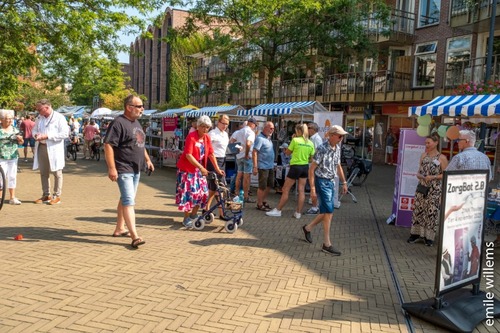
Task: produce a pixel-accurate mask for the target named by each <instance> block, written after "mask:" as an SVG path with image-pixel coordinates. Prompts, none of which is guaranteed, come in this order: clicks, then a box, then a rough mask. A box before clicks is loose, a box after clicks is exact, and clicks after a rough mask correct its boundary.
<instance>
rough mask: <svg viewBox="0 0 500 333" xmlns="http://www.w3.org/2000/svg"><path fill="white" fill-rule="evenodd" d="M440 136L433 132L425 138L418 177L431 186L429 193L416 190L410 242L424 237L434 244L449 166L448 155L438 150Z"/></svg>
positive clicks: (426, 243)
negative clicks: (444, 173)
mask: <svg viewBox="0 0 500 333" xmlns="http://www.w3.org/2000/svg"><path fill="white" fill-rule="evenodd" d="M438 145H439V137H438V136H437V135H436V134H432V135H430V136H428V137H427V138H426V139H425V152H424V153H423V154H422V156H421V157H420V167H419V169H418V174H417V178H418V181H419V184H421V185H424V186H427V187H430V188H429V192H428V193H427V195H424V194H422V193H420V192H415V208H414V209H413V217H412V222H411V229H410V238H408V243H416V242H417V241H418V240H419V239H423V240H424V243H425V245H427V246H432V245H433V244H434V238H435V236H436V230H437V226H438V219H439V212H440V208H441V180H442V179H443V170H445V169H446V167H447V166H448V159H447V158H446V156H444V155H443V154H441V153H440V152H439V151H438Z"/></svg>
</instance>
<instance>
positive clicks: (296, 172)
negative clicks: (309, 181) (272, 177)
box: [286, 164, 309, 180]
mask: <svg viewBox="0 0 500 333" xmlns="http://www.w3.org/2000/svg"><path fill="white" fill-rule="evenodd" d="M286 176H287V177H288V178H291V179H295V180H297V179H299V178H307V177H308V176H309V164H306V165H290V170H288V174H287V175H286Z"/></svg>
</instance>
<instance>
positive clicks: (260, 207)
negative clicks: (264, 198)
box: [255, 205, 271, 212]
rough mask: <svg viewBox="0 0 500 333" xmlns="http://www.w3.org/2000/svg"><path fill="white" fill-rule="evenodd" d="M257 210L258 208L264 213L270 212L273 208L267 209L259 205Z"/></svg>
mask: <svg viewBox="0 0 500 333" xmlns="http://www.w3.org/2000/svg"><path fill="white" fill-rule="evenodd" d="M255 208H257V210H261V211H263V212H268V211H270V210H271V208H267V207H266V206H265V205H257V207H255Z"/></svg>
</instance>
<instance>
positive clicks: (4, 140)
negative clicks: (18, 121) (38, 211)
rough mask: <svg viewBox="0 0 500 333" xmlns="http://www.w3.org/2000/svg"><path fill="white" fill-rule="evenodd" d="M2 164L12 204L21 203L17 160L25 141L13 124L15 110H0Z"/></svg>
mask: <svg viewBox="0 0 500 333" xmlns="http://www.w3.org/2000/svg"><path fill="white" fill-rule="evenodd" d="M0 121H1V127H0V166H2V169H3V170H4V172H5V178H6V180H7V188H8V189H9V195H10V200H9V203H10V204H11V205H20V204H21V201H20V200H19V199H17V198H16V196H15V191H16V183H17V161H18V159H19V152H18V148H19V146H18V145H20V144H22V143H23V142H24V139H23V136H22V134H21V133H19V131H18V130H17V129H16V128H15V127H14V126H13V125H12V123H13V121H14V111H13V110H4V109H1V110H0Z"/></svg>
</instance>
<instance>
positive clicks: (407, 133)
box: [392, 129, 425, 227]
mask: <svg viewBox="0 0 500 333" xmlns="http://www.w3.org/2000/svg"><path fill="white" fill-rule="evenodd" d="M424 151H425V138H424V137H421V136H419V135H418V134H417V131H415V130H414V129H401V132H400V135H399V146H398V154H399V155H398V156H399V159H398V165H397V169H396V176H395V177H396V179H395V182H394V185H395V186H394V198H393V203H392V214H393V216H394V217H395V219H396V222H395V224H396V226H400V227H411V219H412V214H413V207H414V205H415V188H416V187H417V184H418V179H417V173H418V168H419V166H420V156H422V153H423V152H424Z"/></svg>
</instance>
